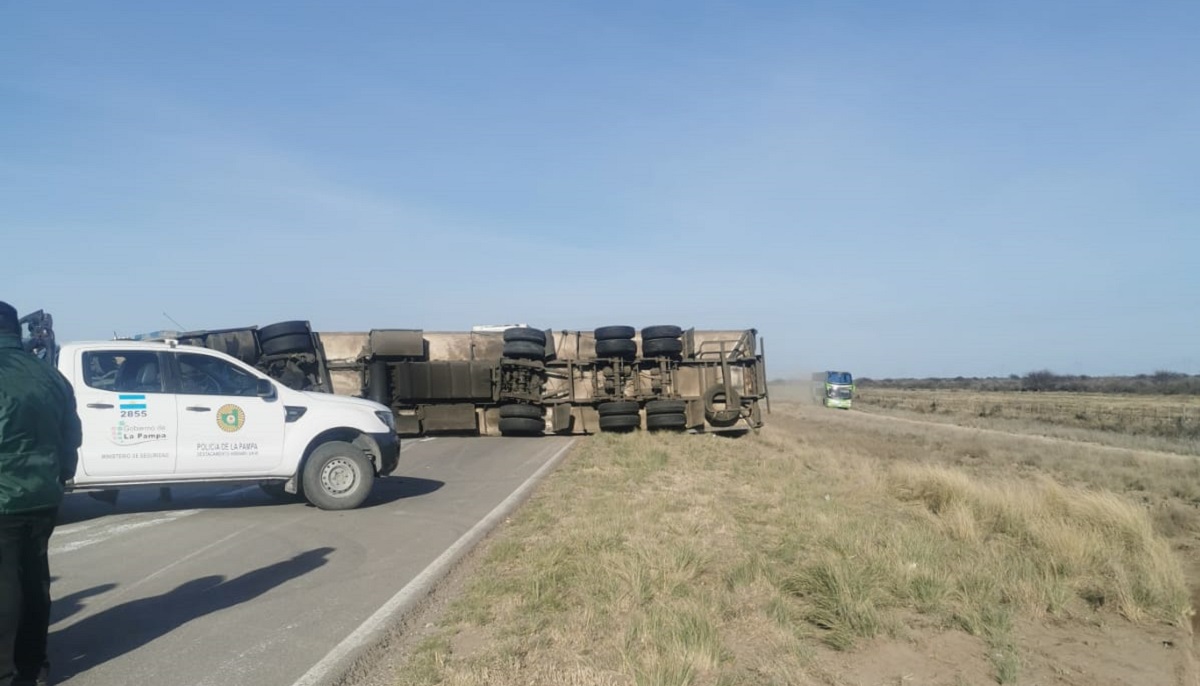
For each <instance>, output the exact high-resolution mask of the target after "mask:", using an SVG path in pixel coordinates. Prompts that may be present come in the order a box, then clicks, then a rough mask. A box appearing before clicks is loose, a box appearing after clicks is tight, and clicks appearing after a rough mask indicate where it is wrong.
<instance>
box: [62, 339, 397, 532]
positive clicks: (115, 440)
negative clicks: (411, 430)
mask: <svg viewBox="0 0 1200 686" xmlns="http://www.w3.org/2000/svg"><path fill="white" fill-rule="evenodd" d="M58 369H59V371H61V372H62V373H63V375H64V376H66V377H67V379H68V380H69V381H70V382H71V385H72V387H74V389H75V397H76V402H77V405H78V411H79V417H80V420H81V421H82V423H83V446H82V447H81V448H80V451H79V467H78V469H76V472H75V479H74V480H73V482H71V483H69V484H68V487H70V488H74V489H116V488H120V487H129V486H146V485H152V486H170V485H173V484H185V483H214V482H251V483H254V482H257V483H259V484H260V485H261V486H262V488H263V490H265V491H267V492H268V493H271V494H272V495H275V496H278V497H286V496H288V495H299V494H302V495H303V496H304V497H305V498H307V499H308V501H309V502H311V503H312V504H313V505H316V506H317V507H319V508H322V509H325V510H346V509H351V508H355V507H358V506H359V505H361V504H362V502H363V501H364V500H365V499H366V498H367V496H368V495H369V494H370V492H371V487H372V485H373V483H374V480H375V477H376V476H384V475H387V474H390V473H391V472H392V470H394V469H395V468H396V463H397V461H398V459H399V454H400V442H399V439H398V438H397V437H396V431H395V418H394V417H393V415H392V411H391V410H390V409H389V408H387V407H385V406H383V405H380V404H378V403H375V402H371V401H369V400H363V399H360V398H348V397H344V396H337V395H331V394H326V393H308V392H303V391H295V390H292V389H290V388H287V387H286V386H283V385H282V384H280V383H278V382H277V381H274V380H272V379H270V378H268V377H267V376H266V375H265V374H263V373H261V372H259V371H258V370H256V369H254V368H253V367H250V366H248V365H246V364H244V363H242V362H240V361H238V360H236V359H234V358H232V357H230V356H228V355H225V354H223V353H220V352H217V351H215V350H209V349H207V348H201V347H193V346H181V345H177V344H175V343H174V342H172V341H166V342H155V343H150V342H140V341H122V340H117V341H105V342H98V343H68V344H64V345H63V346H62V347H61V350H60V351H59V354H58Z"/></svg>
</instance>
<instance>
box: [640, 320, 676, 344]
mask: <svg viewBox="0 0 1200 686" xmlns="http://www.w3.org/2000/svg"><path fill="white" fill-rule="evenodd" d="M682 335H683V329H681V328H679V327H678V326H675V325H674V324H659V325H658V326H647V327H646V328H644V329H642V340H643V341H648V340H650V339H652V338H679V337H680V336H682Z"/></svg>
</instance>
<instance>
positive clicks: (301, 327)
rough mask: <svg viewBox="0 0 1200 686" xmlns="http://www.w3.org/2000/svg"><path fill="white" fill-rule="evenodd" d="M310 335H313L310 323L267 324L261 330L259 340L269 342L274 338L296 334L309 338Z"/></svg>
mask: <svg viewBox="0 0 1200 686" xmlns="http://www.w3.org/2000/svg"><path fill="white" fill-rule="evenodd" d="M310 333H312V329H310V328H309V325H308V322H302V321H290V322H279V323H278V324H267V325H266V326H264V327H263V328H261V329H259V330H258V340H259V341H269V340H271V339H272V338H279V337H280V336H294V335H296V334H304V335H305V336H307V335H308V334H310Z"/></svg>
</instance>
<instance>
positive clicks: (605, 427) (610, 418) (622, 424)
mask: <svg viewBox="0 0 1200 686" xmlns="http://www.w3.org/2000/svg"><path fill="white" fill-rule="evenodd" d="M641 425H642V418H641V417H639V416H637V415H636V414H614V415H607V416H606V415H600V430H601V431H633V430H634V429H637V428H639V427H640V426H641Z"/></svg>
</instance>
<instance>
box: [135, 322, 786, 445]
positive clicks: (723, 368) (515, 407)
mask: <svg viewBox="0 0 1200 686" xmlns="http://www.w3.org/2000/svg"><path fill="white" fill-rule="evenodd" d="M153 337H172V338H177V339H178V340H179V341H180V342H181V343H183V344H192V345H203V346H206V347H210V348H215V349H218V350H221V351H223V352H226V353H228V354H230V355H233V356H234V357H237V358H239V359H241V360H242V361H244V362H246V363H248V364H251V365H254V366H256V367H257V368H259V369H260V370H261V371H263V372H265V373H266V374H268V375H270V376H271V377H272V378H274V379H276V380H278V381H279V382H280V383H283V384H284V385H287V386H289V387H291V388H294V389H297V390H310V391H324V392H332V393H338V394H342V395H352V396H360V397H366V398H369V399H371V400H375V401H377V402H380V403H382V404H384V405H387V406H389V407H391V408H392V410H393V412H395V414H396V424H397V431H398V432H399V433H400V434H401V435H413V436H415V435H423V434H431V433H470V434H474V433H478V434H486V435H537V434H542V433H561V434H583V433H594V432H597V431H632V430H636V429H643V428H644V429H648V430H693V431H710V432H739V431H746V430H748V429H751V428H757V427H759V426H762V423H763V417H762V414H763V410H764V409H766V410H768V411H769V404H768V403H769V400H768V393H767V380H766V363H765V356H764V350H763V342H762V340H761V339H760V337H759V336H758V332H757V331H756V330H755V329H744V330H729V331H702V330H696V329H686V330H684V329H681V328H680V327H678V326H673V325H662V326H649V327H646V328H643V329H642V330H641V331H640V332H639V331H637V330H635V329H634V328H633V327H629V326H603V327H600V328H598V329H595V330H592V331H554V330H541V329H536V328H531V327H528V326H511V327H478V328H477V330H473V331H468V332H429V331H421V330H413V329H376V330H372V331H367V332H357V333H331V332H320V333H318V332H314V331H313V330H312V328H311V327H310V325H309V324H308V322H304V321H292V322H280V323H278V324H272V325H269V326H264V327H261V328H259V327H245V328H238V329H223V330H212V331H196V332H186V333H174V332H170V333H168V332H157V333H156V334H155V335H153Z"/></svg>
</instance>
